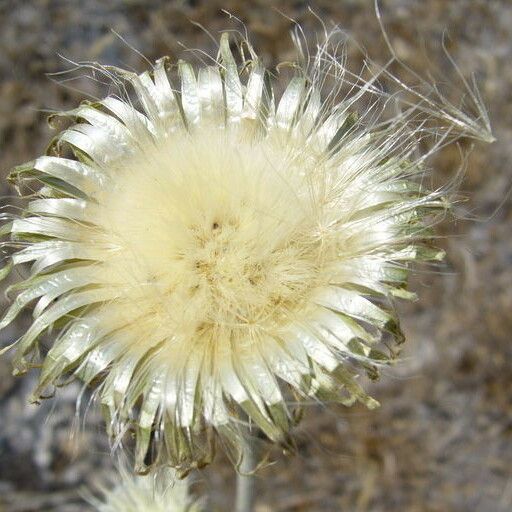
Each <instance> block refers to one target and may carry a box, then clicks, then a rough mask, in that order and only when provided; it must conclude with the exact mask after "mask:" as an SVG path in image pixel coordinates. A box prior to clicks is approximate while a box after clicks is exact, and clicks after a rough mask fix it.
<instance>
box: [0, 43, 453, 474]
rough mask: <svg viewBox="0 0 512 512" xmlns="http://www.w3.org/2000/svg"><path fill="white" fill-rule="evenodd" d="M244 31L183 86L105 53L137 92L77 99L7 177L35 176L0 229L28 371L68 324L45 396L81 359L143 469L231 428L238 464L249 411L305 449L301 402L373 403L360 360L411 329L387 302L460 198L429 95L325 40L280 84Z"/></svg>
mask: <svg viewBox="0 0 512 512" xmlns="http://www.w3.org/2000/svg"><path fill="white" fill-rule="evenodd" d="M245 46H246V47H248V48H249V54H250V57H249V58H248V59H244V58H242V62H241V63H240V65H239V66H237V63H236V61H235V59H234V57H233V55H232V52H231V50H230V45H229V40H228V37H227V35H226V34H224V35H223V36H222V39H221V43H220V51H219V57H218V61H217V64H215V65H212V66H207V67H202V68H200V69H199V70H197V71H194V69H193V68H192V66H191V65H190V64H188V63H186V62H183V61H180V62H179V64H178V66H177V71H178V77H177V82H176V89H174V88H173V87H172V86H171V85H170V76H169V73H168V71H167V70H166V67H165V61H164V60H160V61H158V62H157V63H156V65H155V66H154V68H153V69H152V70H151V72H145V73H143V74H141V75H136V74H134V73H128V72H124V71H119V70H117V71H116V72H115V74H113V72H111V71H108V70H106V69H98V70H96V71H98V72H104V73H105V74H107V75H108V76H109V77H110V78H112V80H113V81H114V82H115V83H120V82H121V81H123V80H124V82H125V83H127V84H128V85H131V86H132V87H133V89H134V91H135V93H136V95H137V99H138V105H136V106H134V104H133V103H132V101H131V100H130V98H129V97H126V96H121V97H116V96H109V97H107V98H105V99H103V100H101V101H98V102H97V103H94V104H89V103H87V104H86V103H84V104H82V105H81V106H80V107H78V108H77V109H76V110H74V111H72V112H69V113H67V115H69V116H70V117H71V118H72V119H73V120H74V121H75V124H74V125H73V126H71V127H70V128H68V129H65V130H64V131H62V132H61V133H60V134H59V135H58V136H57V138H56V139H55V141H54V143H53V145H52V146H51V148H50V150H49V153H48V154H47V155H45V156H42V157H39V158H37V159H36V160H35V161H33V162H30V163H28V164H26V165H23V166H21V167H19V168H17V169H15V170H14V171H13V172H12V173H11V179H12V180H14V181H16V183H18V184H19V185H21V184H23V183H28V182H32V183H33V182H35V183H36V184H40V187H39V188H38V189H37V192H36V196H37V197H36V198H35V199H34V198H33V196H31V197H30V202H28V206H27V207H26V210H25V211H24V212H23V214H22V215H20V216H15V217H14V219H13V220H12V222H10V223H8V224H6V225H5V226H4V228H3V231H4V234H9V235H10V242H8V243H9V244H10V245H12V246H14V248H15V249H16V250H15V252H14V253H13V254H12V256H11V259H10V261H11V264H10V266H12V265H15V266H17V265H20V264H22V263H26V262H31V263H32V267H31V270H30V273H29V275H28V277H27V278H26V279H25V280H23V281H21V282H19V283H18V284H16V285H15V286H13V287H12V289H11V292H16V293H17V295H16V298H15V300H14V302H13V305H12V307H11V308H10V309H9V310H8V311H7V313H6V315H5V317H4V319H3V320H2V322H1V324H0V326H5V325H7V324H8V323H9V322H11V321H12V320H13V319H14V318H15V317H16V315H17V314H18V313H19V311H21V310H22V309H23V308H25V307H26V306H28V305H29V304H30V303H32V302H33V301H37V302H36V304H35V306H34V313H33V314H34V321H33V323H32V325H31V327H30V328H29V329H28V330H27V331H26V332H25V333H24V334H23V336H22V337H21V338H20V339H19V340H17V341H16V342H15V343H14V345H15V346H16V354H15V357H14V366H15V371H16V372H18V373H21V372H24V371H26V370H27V369H28V368H29V367H30V366H31V365H32V364H33V362H34V361H35V360H36V357H37V354H38V353H39V350H38V349H39V346H38V340H39V338H40V336H41V335H42V334H43V333H44V332H45V331H49V330H50V329H52V330H51V336H52V337H53V344H52V346H51V348H50V350H49V351H48V353H47V354H46V356H45V357H44V359H43V364H42V370H41V377H40V384H39V387H38V389H37V391H36V398H37V397H39V396H40V395H42V394H43V391H44V390H45V389H46V388H47V387H48V386H51V385H53V384H56V383H57V382H59V379H61V378H62V377H63V376H68V375H69V374H72V375H75V376H77V377H79V378H80V379H82V380H83V382H84V383H85V384H86V385H89V384H91V385H95V386H98V387H97V395H98V397H99V400H100V401H101V403H102V405H103V410H104V412H105V415H106V423H107V427H108V431H109V433H110V435H111V436H112V437H113V438H114V439H118V438H120V437H122V436H123V434H124V433H125V432H126V430H127V429H132V430H133V432H134V433H135V440H136V454H135V455H136V468H137V470H139V471H143V470H145V469H146V465H147V464H148V463H149V462H162V461H166V462H167V461H169V462H170V463H171V464H173V465H174V466H176V467H179V468H181V469H182V470H185V471H186V470H187V469H188V468H190V467H194V466H201V465H203V464H205V463H207V462H209V461H210V460H211V458H212V452H213V445H214V441H215V439H216V437H217V436H221V438H222V440H223V445H224V446H226V447H227V448H228V450H229V452H230V454H231V455H232V456H233V458H234V459H235V460H239V458H240V454H241V453H242V451H243V450H242V448H243V444H244V442H245V440H244V436H245V432H246V430H245V429H240V424H241V422H243V421H245V419H246V418H248V419H249V421H250V424H251V425H253V426H255V427H257V428H259V429H261V431H263V432H264V434H265V435H266V437H267V438H268V439H269V440H271V441H274V442H278V443H282V444H284V445H286V444H289V442H290V429H291V427H292V424H293V422H294V418H295V415H294V414H293V411H292V410H291V408H290V405H289V404H290V402H291V400H290V398H292V399H293V402H295V403H297V401H300V400H302V399H307V400H311V399H317V400H329V401H338V402H341V403H345V404H351V403H353V402H354V401H360V402H362V403H364V404H366V405H367V406H368V407H374V406H376V405H377V402H376V401H375V400H373V399H372V398H370V397H368V396H367V395H366V393H365V392H364V391H363V390H362V388H361V387H360V386H359V385H358V384H357V383H356V376H357V373H358V372H359V371H361V370H363V371H366V372H367V373H368V374H369V375H370V376H371V377H375V376H376V374H377V369H378V367H380V366H382V365H386V364H389V363H390V362H392V361H393V360H394V358H395V357H396V350H395V349H393V348H386V349H385V350H384V349H383V348H382V347H392V342H393V341H395V342H396V343H400V342H401V341H402V334H401V332H400V329H399V325H398V319H397V318H396V315H395V313H394V310H393V305H392V303H393V298H394V297H395V296H398V297H405V298H410V297H411V296H412V294H411V293H410V292H408V291H406V281H407V274H408V270H409V263H410V262H412V261H418V260H434V261H435V260H439V259H440V258H441V257H442V252H441V251H438V250H435V249H432V248H431V247H430V238H431V232H430V230H429V229H428V228H429V226H430V225H431V224H432V223H433V222H434V220H435V215H434V214H435V212H437V211H441V212H443V211H444V210H445V208H446V204H447V201H446V200H445V198H444V191H435V192H430V191H428V190H427V189H426V188H425V186H424V184H423V178H424V162H425V159H426V157H427V156H428V155H429V153H430V152H431V151H434V150H435V149H436V148H438V147H439V146H440V145H441V143H442V141H441V142H439V141H437V143H436V145H435V146H434V149H433V150H427V152H426V153H425V152H424V153H421V151H420V148H419V142H420V140H422V139H423V138H425V137H426V136H427V135H429V134H430V133H431V127H430V126H429V128H428V129H427V128H425V129H423V124H422V123H423V122H424V119H422V118H421V115H420V114H421V112H422V111H421V104H422V103H423V104H426V105H427V108H426V110H424V111H423V114H425V116H426V117H427V118H428V116H431V117H434V118H435V116H434V115H433V108H434V107H433V105H434V103H433V100H429V101H428V102H427V101H425V100H421V101H419V103H420V105H413V106H410V107H406V106H404V105H402V107H403V108H401V109H396V112H398V113H397V114H395V115H394V116H391V117H389V116H387V117H386V116H385V115H384V114H385V110H386V109H385V107H386V105H387V103H388V102H389V100H390V96H389V95H385V94H384V93H380V92H379V91H378V90H377V88H376V86H375V82H374V81H371V82H365V81H364V80H362V79H361V78H358V77H355V76H353V75H350V74H349V73H348V72H347V71H346V69H345V68H344V67H343V64H341V63H340V62H343V61H340V60H338V59H336V55H331V54H330V53H329V49H330V48H334V47H333V45H331V42H330V40H329V39H328V40H327V41H326V43H325V45H324V46H322V47H320V48H319V50H318V53H317V56H316V58H314V59H312V60H311V61H310V62H308V63H306V64H304V65H297V66H296V67H295V76H294V77H292V78H291V80H290V81H289V82H288V83H287V84H286V86H285V88H284V93H283V94H282V95H281V96H280V98H279V100H278V101H276V97H275V95H274V93H273V84H272V81H271V78H270V76H269V74H268V73H267V72H266V71H265V69H264V67H263V66H262V64H261V62H260V60H259V59H258V57H257V55H256V54H255V52H254V50H253V49H252V48H251V47H250V46H249V45H248V43H247V42H245ZM303 54H304V53H303ZM329 84H332V88H331V89H330V90H326V88H328V87H330V86H329ZM344 87H345V88H346V87H348V90H349V93H348V94H347V95H346V96H344V97H343V94H342V91H343V89H344ZM365 94H368V95H369V97H370V99H371V101H370V102H366V103H365V106H364V107H363V108H361V107H360V105H361V100H362V98H363V96H364V95H365ZM380 103H382V110H379V104H380ZM434 113H435V114H436V115H437V116H438V117H440V116H442V110H441V109H440V110H439V111H436V112H434ZM443 119H444V120H445V121H446V120H447V119H446V117H443ZM449 121H450V119H448V120H447V122H449ZM442 133H443V135H442V137H445V136H447V135H444V134H446V133H448V131H446V132H442ZM450 133H451V134H453V132H450ZM66 151H67V152H68V153H69V151H71V153H72V154H73V155H74V156H72V157H68V156H66V153H65V152H66ZM10 266H8V267H7V268H6V270H5V272H4V273H7V272H8V271H9V268H10ZM383 341H384V342H385V343H382V342H383ZM379 346H380V348H379ZM148 453H150V456H148Z"/></svg>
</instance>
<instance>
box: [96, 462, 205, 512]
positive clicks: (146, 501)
mask: <svg viewBox="0 0 512 512" xmlns="http://www.w3.org/2000/svg"><path fill="white" fill-rule="evenodd" d="M100 490H101V494H102V496H101V499H98V498H97V497H93V496H90V497H88V498H87V499H88V501H89V502H90V503H91V504H92V505H93V506H94V508H95V510H97V511H98V512H199V511H200V510H201V509H200V507H199V505H198V503H194V502H193V501H192V500H191V498H190V496H189V492H188V488H187V482H186V481H185V480H178V479H177V477H176V474H175V472H174V471H172V470H171V469H170V468H167V467H163V468H160V469H159V470H158V471H157V472H156V473H150V474H148V475H143V476H141V475H132V474H130V473H129V471H128V470H127V469H125V468H121V469H120V476H119V478H118V481H117V482H116V483H115V484H114V485H113V487H112V488H107V487H104V488H101V489H100Z"/></svg>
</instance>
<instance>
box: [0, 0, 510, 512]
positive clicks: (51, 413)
mask: <svg viewBox="0 0 512 512" xmlns="http://www.w3.org/2000/svg"><path fill="white" fill-rule="evenodd" d="M381 4H382V12H383V16H384V19H385V24H386V27H387V30H388V31H389V35H390V38H391V39H392V42H393V45H394V46H395V48H396V50H397V52H398V54H399V55H400V57H401V58H403V59H405V60H406V61H407V62H408V63H410V64H412V65H413V66H414V67H415V68H416V69H419V70H422V69H424V66H425V63H426V55H427V54H428V59H429V60H430V61H431V62H432V63H433V64H434V65H435V66H436V67H437V68H438V70H439V72H440V76H441V77H442V78H443V79H444V80H446V81H447V82H450V81H451V80H452V79H453V77H454V70H453V68H451V67H450V66H449V64H448V63H447V61H446V59H445V58H443V54H442V52H441V50H440V41H441V38H442V35H443V32H444V31H445V30H447V31H448V34H449V36H450V37H449V40H448V47H449V51H450V52H451V54H452V56H453V57H454V59H455V61H456V62H457V63H458V64H459V66H460V67H461V69H462V71H463V72H464V73H465V74H466V75H469V73H471V72H475V73H476V74H477V78H478V81H479V85H480V89H481V92H482V95H483V97H484V98H485V102H486V105H487V106H488V108H489V112H490V117H491V121H492V123H493V128H494V133H495V135H496V137H497V139H498V140H497V142H496V143H494V144H493V145H491V146H483V145H478V147H477V148H476V149H475V150H474V151H473V152H472V153H471V156H470V158H469V161H468V168H467V174H466V178H465V180H464V183H463V185H462V190H463V192H464V194H465V195H466V197H467V201H466V202H464V203H461V204H460V205H459V206H458V213H459V214H460V216H461V217H463V218H464V217H475V216H476V217H477V218H478V220H477V221H463V220H459V221H457V222H455V221H451V222H446V223H445V224H444V225H442V226H440V234H441V235H452V237H451V238H449V239H448V241H447V242H446V243H445V244H444V245H445V246H446V247H445V248H446V250H447V253H448V257H447V260H446V264H445V266H444V267H443V270H442V272H441V273H439V274H435V275H432V274H426V273H418V274H417V275H416V276H415V278H414V279H413V281H414V282H413V283H412V286H413V287H414V289H415V290H416V291H417V292H418V293H419V295H420V300H419V301H418V302H416V303H414V304H402V305H401V306H400V308H401V309H402V312H403V315H402V317H403V324H404V327H405V332H406V335H407V336H408V344H407V350H406V354H405V357H406V360H405V361H404V363H403V364H402V365H400V366H399V367H397V368H394V369H391V370H389V371H388V372H387V375H385V376H384V377H383V379H382V380H381V382H379V383H377V384H376V385H374V390H373V391H374V394H375V396H376V397H377V398H378V399H379V400H380V401H381V403H382V407H381V408H380V409H379V410H377V411H371V412H369V411H367V410H364V409H363V408H360V407H354V408H353V409H350V410H349V409H340V410H333V409H330V410H323V409H322V410H320V409H315V408H311V409H309V410H307V411H306V419H305V422H304V424H303V426H302V427H301V431H300V435H299V438H300V454H299V455H298V456H295V457H293V458H284V457H281V456H280V455H279V453H276V454H275V457H274V460H275V461H276V462H275V464H273V465H271V466H269V467H268V468H265V469H264V470H263V471H262V472H261V474H260V476H259V477H258V484H257V485H258V494H257V504H256V512H292V511H295V512H298V511H313V512H316V511H326V512H336V511H344V512H366V511H372V512H394V511H399V512H472V511H478V512H509V511H510V510H512V366H511V359H512V348H511V347H512V345H511V343H510V332H511V328H512V316H511V312H512V237H511V235H512V230H511V224H510V223H511V220H512V203H511V201H510V198H508V199H506V200H505V202H504V204H502V205H501V207H500V208H499V209H497V207H498V206H499V205H500V203H502V201H503V200H504V199H505V198H506V194H507V192H508V190H509V188H510V187H511V185H512V168H511V162H512V128H511V123H510V121H511V120H512V64H511V63H512V2H510V1H509V0H502V1H492V0H410V1H407V0H382V2H381ZM308 5H310V6H311V7H312V8H313V9H314V10H315V12H316V13H317V14H318V15H319V16H320V17H321V18H322V19H323V20H324V21H326V22H330V21H333V22H334V23H336V24H339V25H341V26H342V27H343V28H345V29H346V30H347V31H348V32H349V33H350V34H351V35H353V36H354V37H355V38H356V39H357V40H358V41H360V42H361V43H362V44H363V45H364V46H365V47H366V48H367V50H368V53H369V54H370V56H371V57H373V58H374V59H377V60H380V61H381V62H385V60H386V59H387V58H388V55H387V54H386V50H385V45H384V44H383V41H382V37H381V35H380V32H379V28H378V24H377V20H376V17H375V14H374V11H373V2H372V1H370V0H359V1H358V0H338V1H328V0H324V1H322V0H318V1H311V2H309V3H306V2H302V1H300V0H297V1H291V0H290V1H283V2H271V1H267V0H254V1H242V0H224V1H221V0H209V1H206V0H205V1H192V0H190V1H185V0H183V1H163V0H146V1H143V0H124V1H122V0H110V1H101V0H88V1H85V0H84V1H79V0H72V1H64V0H62V1H60V0H24V1H22V0H19V1H14V0H0V169H1V172H2V176H5V173H6V172H7V170H8V169H9V168H10V167H11V166H12V165H14V164H17V163H21V162H24V161H26V160H29V159H32V158H33V157H35V156H37V155H38V154H40V153H41V152H42V151H43V150H44V148H45V146H46V144H47V142H48V141H49V139H50V138H51V136H52V131H51V130H50V128H49V127H48V126H47V123H46V121H45V119H46V114H45V113H44V112H43V111H42V110H43V109H67V108H71V107H73V106H75V105H76V104H77V103H78V102H79V101H80V100H81V99H82V98H83V97H84V92H85V93H91V94H93V95H94V94H95V92H97V89H96V85H95V84H94V83H93V82H91V81H87V80H85V79H83V80H79V81H78V82H72V83H67V84H66V85H68V86H69V87H64V86H63V85H58V84H56V83H53V82H52V81H51V80H50V79H49V78H48V77H47V76H46V75H45V73H49V72H50V73H51V72H56V71H60V70H63V69H68V68H69V67H70V66H69V64H68V63H66V61H64V60H63V59H62V58H61V57H59V54H61V55H64V56H65V57H67V58H69V59H72V60H75V61H80V60H92V61H99V62H102V63H106V64H115V65H121V66H125V67H126V66H128V67H133V68H135V69H137V70H143V69H144V68H145V63H144V61H143V59H142V58H141V56H140V55H138V54H137V53H136V52H135V51H133V50H132V49H130V48H129V47H128V45H127V44H125V43H123V41H122V40H120V39H119V38H118V37H116V36H115V35H114V34H113V33H112V32H111V29H114V30H115V31H116V32H117V33H119V34H121V35H122V36H123V38H124V39H126V41H128V42H129V43H130V45H133V47H135V48H137V50H139V51H140V52H142V53H143V54H144V55H145V56H146V57H147V58H148V59H150V60H154V59H156V58H158V57H160V56H162V55H170V56H171V57H172V58H176V57H177V56H180V55H182V54H183V46H182V45H181V44H180V43H183V45H185V46H186V47H192V48H196V47H199V48H204V49H206V50H208V51H210V52H212V53H215V49H214V44H213V42H212V41H211V40H210V39H209V38H208V36H207V35H206V34H205V33H204V32H203V31H202V30H201V29H200V28H198V27H197V26H196V25H194V24H193V23H191V22H190V20H193V21H196V22H199V23H201V24H202V25H203V26H205V27H207V28H208V29H209V30H210V32H211V33H213V34H214V35H217V34H218V32H219V31H220V30H222V29H225V28H232V27H233V23H232V22H230V21H229V16H227V15H226V14H223V13H222V12H221V9H225V10H227V11H229V12H230V13H232V14H234V15H236V16H237V17H239V18H240V19H241V20H242V21H243V22H244V23H245V24H246V26H247V28H248V31H249V33H250V35H251V38H252V41H253V43H254V45H255V47H256V48H257V49H258V51H259V52H261V53H262V54H263V56H264V59H265V61H266V63H267V64H268V65H273V64H276V63H277V62H279V61H281V60H284V59H287V58H290V57H292V56H293V48H292V45H291V41H290V38H289V37H288V31H289V30H290V28H291V27H292V23H291V22H290V21H289V20H288V19H287V18H286V17H285V16H283V15H281V14H279V13H278V12H276V10H274V9H273V7H276V8H278V9H279V10H280V11H282V12H283V13H285V14H286V15H288V16H290V17H293V18H294V19H296V20H297V21H299V22H301V23H304V24H305V26H306V27H308V28H309V29H310V30H313V27H316V29H318V28H319V25H318V23H316V25H315V20H314V17H313V16H311V14H309V13H308V10H307V6H308ZM310 33H313V32H310ZM423 42H426V44H427V46H428V47H429V48H430V49H429V50H428V52H425V51H424V48H423ZM354 58H356V57H354ZM54 78H56V77H54ZM75 87H76V88H77V89H79V90H78V91H76V90H74V89H73V88H75ZM463 145H464V146H467V148H469V146H470V143H469V142H467V143H465V142H463ZM433 164H435V166H436V176H435V180H436V181H437V182H439V183H442V182H444V181H445V180H447V179H448V178H449V177H450V176H452V175H453V173H454V172H455V170H456V168H457V166H458V164H459V154H458V151H457V149H456V148H452V149H449V150H446V151H443V152H442V154H440V156H439V157H438V158H437V159H436V161H435V162H433ZM2 190H3V193H4V194H13V191H12V190H8V189H7V187H6V186H3V189H2ZM2 201H3V202H5V203H7V202H9V201H11V199H9V198H3V199H2ZM453 235H455V236H454V237H453ZM0 300H1V301H2V303H1V308H2V309H3V308H4V307H5V300H4V298H3V297H2V298H1V299H0ZM24 321H26V319H25V320H24V319H21V320H20V321H19V323H18V324H17V325H15V326H14V327H13V328H11V330H10V332H8V333H4V334H2V336H6V335H8V336H10V337H16V336H17V334H16V333H17V332H18V331H19V329H21V328H22V326H23V322H24ZM35 377H36V375H31V376H29V377H28V378H23V379H15V378H13V377H11V375H10V367H9V363H8V357H3V358H2V359H0V512H32V511H58V512H78V511H86V510H89V508H88V507H87V505H86V504H84V502H83V501H82V500H81V498H80V496H79V494H78V493H79V491H80V489H81V488H82V486H83V485H89V484H93V483H94V482H98V481H102V480H103V479H104V477H103V475H106V474H107V473H108V470H109V466H110V459H109V456H108V446H107V444H106V442H105V439H104V436H103V427H102V424H101V421H100V420H99V418H98V415H97V413H96V412H95V408H94V407H93V408H91V410H90V411H89V413H88V414H87V415H86V419H85V421H83V416H82V417H81V418H78V420H77V419H76V418H75V399H76V396H77V395H78V394H79V392H80V387H79V386H78V385H72V386H69V387H67V388H64V389H61V390H58V392H57V397H56V399H54V400H50V401H46V402H44V403H43V404H42V405H40V406H34V405H28V404H27V403H28V397H29V395H30V392H31V390H32V388H33V385H34V380H35ZM87 406H88V404H87V397H84V398H83V401H82V407H81V408H82V409H83V410H85V409H86V408H87ZM77 421H78V422H83V423H84V424H83V425H81V426H79V428H78V429H75V431H76V432H78V433H75V434H74V436H73V437H70V432H72V425H73V422H77ZM195 478H196V481H197V483H196V489H197V490H198V491H199V492H207V493H208V494H209V495H210V503H209V507H208V509H209V510H220V511H226V510H231V499H232V493H233V487H232V486H233V474H232V469H231V467H230V465H229V463H227V462H226V461H225V460H224V459H223V458H222V457H219V458H218V460H217V463H216V464H215V465H214V467H213V468H210V469H208V470H206V471H204V472H203V473H201V474H199V475H196V477H195Z"/></svg>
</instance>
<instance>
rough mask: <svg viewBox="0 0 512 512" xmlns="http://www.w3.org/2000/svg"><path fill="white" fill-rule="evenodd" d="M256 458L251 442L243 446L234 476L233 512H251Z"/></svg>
mask: <svg viewBox="0 0 512 512" xmlns="http://www.w3.org/2000/svg"><path fill="white" fill-rule="evenodd" d="M255 467H256V456H255V453H254V444H253V443H252V442H251V441H248V443H247V444H246V445H245V449H244V453H243V458H242V462H241V464H240V467H239V470H238V473H237V476H236V505H235V512H252V509H253V504H254V483H255V481H254V475H253V472H254V469H255Z"/></svg>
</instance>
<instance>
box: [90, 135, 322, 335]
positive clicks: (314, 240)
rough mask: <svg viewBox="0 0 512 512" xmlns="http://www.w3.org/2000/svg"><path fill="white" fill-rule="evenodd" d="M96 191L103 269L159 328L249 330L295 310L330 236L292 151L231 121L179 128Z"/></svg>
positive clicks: (285, 318)
mask: <svg viewBox="0 0 512 512" xmlns="http://www.w3.org/2000/svg"><path fill="white" fill-rule="evenodd" d="M116 172H117V173H119V177H118V178H117V179H116V180H115V182H116V187H115V189H113V190H105V191H103V192H102V193H101V194H100V195H99V196H98V198H97V200H98V203H99V205H100V206H99V218H100V220H101V222H100V225H101V226H102V227H103V229H104V231H105V234H106V236H107V238H108V240H109V241H110V243H111V246H112V250H111V251H109V252H108V253H107V254H106V255H105V260H106V262H105V265H102V266H101V268H99V269H98V271H99V272H103V273H104V276H103V279H107V280H109V282H111V283H112V285H113V286H117V287H119V288H120V289H121V290H122V293H121V296H122V297H123V298H124V299H125V300H126V311H127V314H128V315H133V316H136V317H139V316H142V317H143V321H144V323H145V324H147V323H148V322H149V323H150V324H151V325H150V328H151V329H154V330H155V331H158V332H159V333H161V336H163V337H169V338H173V337H174V338H175V337H176V336H178V337H185V338H187V337H189V338H190V339H197V338H198V337H201V336H203V337H204V336H206V337H210V338H214V339H215V338H218V337H222V338H229V339H232V338H233V337H236V338H254V337H259V336H264V335H268V334H270V335H272V334H273V332H274V331H275V330H277V329H279V328H281V327H282V326H283V325H285V324H287V323H289V322H291V321H293V320H294V319H295V317H296V316H300V314H301V311H302V309H303V308H304V307H305V304H306V303H307V299H308V296H309V295H310V294H311V292H312V291H313V290H314V289H315V288H316V287H318V286H319V285H320V284H321V280H322V278H321V274H322V272H321V261H322V257H323V255H324V253H325V249H326V247H325V242H324V244H320V242H319V240H318V229H317V225H318V211H315V210H314V209H313V208H312V206H311V203H312V197H311V194H312V189H311V181H310V177H308V176H307V175H305V173H304V172H303V171H301V169H299V168H297V165H296V163H295V162H294V157H293V155H291V154H289V153H285V152H284V150H281V149H280V148H279V146H278V144H276V143H272V142H271V141H270V140H268V139H265V138H260V139H255V138H253V137H247V136H243V135H242V134H241V133H240V132H239V131H237V130H236V129H233V130H219V129H210V130H207V129H204V130H196V131H195V132H193V133H192V134H186V133H184V134H183V135H182V136H174V137H173V138H172V139H169V140H167V141H165V143H162V144H161V145H160V146H158V147H153V148H147V149H146V150H145V152H144V154H142V155H139V156H136V157H134V158H132V159H131V160H129V161H126V162H125V163H124V164H123V165H122V166H119V168H118V169H117V170H116Z"/></svg>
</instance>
